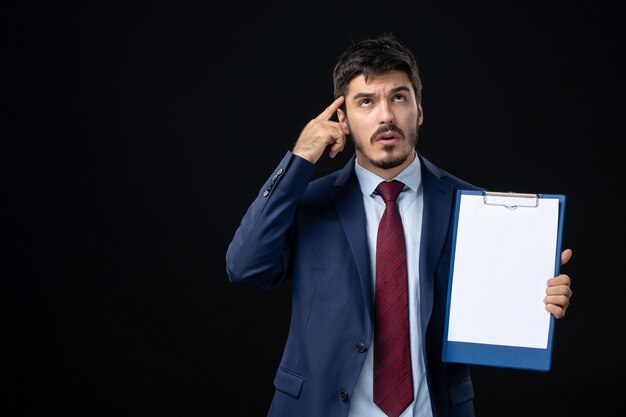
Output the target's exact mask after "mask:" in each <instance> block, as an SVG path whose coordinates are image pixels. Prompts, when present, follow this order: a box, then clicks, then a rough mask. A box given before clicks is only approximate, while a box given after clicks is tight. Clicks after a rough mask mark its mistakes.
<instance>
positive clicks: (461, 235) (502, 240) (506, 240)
mask: <svg viewBox="0 0 626 417" xmlns="http://www.w3.org/2000/svg"><path fill="white" fill-rule="evenodd" d="M565 200H566V198H565V195H561V194H521V193H512V192H505V193H503V192H489V191H474V190H458V191H457V198H456V205H455V213H454V229H453V241H452V256H451V262H450V275H449V286H448V295H447V305H446V316H445V318H446V320H445V328H444V337H443V350H442V360H443V361H444V362H457V363H466V364H474V365H485V366H495V367H505V368H518V369H527V370H537V371H549V370H550V366H551V362H552V347H553V345H552V340H553V335H554V320H555V318H554V316H552V314H550V313H548V312H547V311H546V310H545V308H544V306H545V305H544V303H543V297H544V296H545V288H546V281H547V280H548V279H549V278H551V277H554V276H556V275H558V274H559V270H560V265H561V243H562V235H563V218H564V214H565Z"/></svg>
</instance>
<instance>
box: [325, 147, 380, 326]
mask: <svg viewBox="0 0 626 417" xmlns="http://www.w3.org/2000/svg"><path fill="white" fill-rule="evenodd" d="M354 161H355V158H354V157H352V159H350V161H349V162H348V163H347V164H346V166H345V167H344V168H343V169H342V170H341V171H340V172H339V174H338V177H337V181H336V182H335V186H336V187H335V190H334V191H333V192H332V193H331V195H330V198H331V200H332V202H333V204H334V206H335V209H336V210H337V214H338V216H339V220H340V221H341V225H342V227H343V230H344V233H345V236H346V239H347V240H348V244H349V245H350V249H351V250H352V255H353V256H354V261H355V263H356V267H357V270H358V272H359V278H360V281H361V289H362V291H363V298H364V302H365V306H366V310H367V314H368V315H369V319H370V322H371V320H372V315H371V312H372V297H371V284H370V282H371V280H370V260H369V249H368V247H367V235H366V219H365V208H364V207H363V194H362V193H361V188H360V186H359V182H358V180H357V177H356V174H355V173H354Z"/></svg>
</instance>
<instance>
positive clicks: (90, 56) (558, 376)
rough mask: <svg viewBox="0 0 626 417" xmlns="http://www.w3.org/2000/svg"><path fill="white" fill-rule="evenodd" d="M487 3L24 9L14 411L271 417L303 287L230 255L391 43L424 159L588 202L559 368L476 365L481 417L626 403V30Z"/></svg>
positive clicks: (15, 161) (7, 139) (8, 22)
mask: <svg viewBox="0 0 626 417" xmlns="http://www.w3.org/2000/svg"><path fill="white" fill-rule="evenodd" d="M473 3H475V2H468V4H451V3H446V2H435V1H423V2H422V1H396V2H352V3H350V2H345V1H339V2H335V3H334V4H332V3H329V4H321V3H313V2H312V3H298V2H292V3H282V4H281V3H272V4H262V3H261V2H259V3H249V4H244V3H238V2H227V3H225V4H211V3H209V2H196V3H195V4H194V3H183V2H176V3H174V2H172V3H171V4H170V5H166V4H163V3H155V4H152V5H150V6H138V5H132V4H111V3H109V2H100V4H97V3H84V4H80V5H71V6H70V5H59V4H56V3H53V2H48V3H46V4H41V5H34V4H32V3H25V2H21V3H11V2H9V3H7V4H5V5H4V6H3V11H2V13H1V16H0V19H1V20H2V56H3V61H2V62H3V65H2V66H3V69H4V70H5V71H7V72H6V73H5V74H6V75H5V76H4V77H3V84H2V85H3V94H2V105H3V112H2V113H3V117H4V118H5V122H4V123H3V131H4V132H5V133H4V134H3V137H4V138H3V143H5V146H3V148H5V149H6V152H3V154H4V155H3V156H4V158H3V159H4V161H5V163H4V164H3V166H4V167H5V168H6V170H5V171H6V172H5V175H4V176H3V177H4V180H5V181H4V182H5V187H4V189H5V196H6V197H5V199H3V201H4V204H3V205H4V206H5V208H6V209H8V210H7V213H8V214H7V215H6V216H3V217H4V219H5V220H6V223H7V224H8V225H9V227H8V228H7V232H6V233H3V235H5V236H7V237H8V239H6V241H5V244H4V246H5V248H4V249H5V250H4V252H5V255H6V256H5V259H6V260H7V262H6V264H5V265H6V267H5V268H4V272H3V279H2V286H3V288H2V292H3V294H7V297H6V302H5V303H4V304H5V305H6V306H7V310H8V313H9V314H8V315H6V316H5V317H7V318H8V320H7V321H8V326H7V329H9V330H10V331H7V332H6V333H5V335H6V339H4V344H5V345H6V346H8V347H9V348H10V349H9V351H10V352H11V353H10V354H6V355H5V363H6V366H5V368H6V369H7V370H8V371H7V372H3V377H4V378H3V389H2V395H3V397H4V400H3V401H2V402H3V404H5V405H7V407H8V408H9V410H10V411H11V414H10V415H19V416H42V415H46V416H56V415H58V416H94V417H95V416H201V415H220V414H222V413H223V414H225V415H232V416H264V415H265V413H266V411H267V408H268V406H269V402H270V400H271V395H272V392H273V387H272V380H273V376H274V372H275V369H276V367H277V365H278V362H279V360H280V354H281V351H282V347H283V344H284V340H285V337H286V330H287V326H288V319H289V307H290V300H289V288H288V287H285V288H282V289H279V290H277V291H274V292H269V293H265V292H259V291H253V290H249V289H246V288H239V287H235V286H232V285H231V284H229V283H228V279H227V276H226V273H225V262H224V255H225V251H226V247H227V245H228V242H229V241H230V238H231V237H232V234H233V232H234V230H235V228H236V227H237V225H238V224H239V220H240V218H241V216H242V215H243V213H244V211H245V209H246V207H247V205H248V203H249V202H250V201H251V199H252V198H253V197H254V196H255V194H256V192H257V190H258V189H259V188H260V187H261V186H262V184H263V183H264V181H265V180H266V178H267V176H268V175H269V174H270V173H271V171H272V169H273V168H274V166H275V164H276V163H277V162H278V161H279V160H280V159H281V157H282V156H283V154H284V152H285V151H286V150H287V149H289V147H290V146H291V145H292V144H293V142H294V141H295V139H296V137H297V135H298V133H299V132H300V129H301V128H302V127H303V126H304V125H305V124H306V123H307V122H308V120H309V119H311V118H312V117H315V116H316V115H317V114H319V113H320V112H321V111H322V110H323V109H324V108H325V107H326V106H327V105H328V104H329V103H330V102H331V101H332V81H331V71H332V66H333V64H334V61H335V59H336V58H337V56H338V55H339V53H340V52H341V51H342V50H343V49H344V48H345V47H347V46H348V45H349V44H350V42H351V41H352V40H358V39H360V38H362V37H364V36H369V35H374V34H377V33H380V32H383V31H390V32H393V33H395V34H396V35H397V36H398V37H399V38H400V39H401V40H402V41H403V42H404V43H406V44H407V45H408V46H410V47H411V48H412V49H413V50H414V52H415V54H416V56H417V59H418V62H419V65H420V67H421V71H422V79H423V82H424V91H423V94H424V99H423V106H424V111H425V123H424V126H423V129H422V131H421V137H420V142H419V145H418V147H419V150H420V151H421V152H422V153H423V154H424V155H425V156H427V157H428V158H429V159H431V160H432V161H433V162H435V163H436V164H438V165H439V166H441V167H442V168H444V169H447V170H449V171H451V172H453V173H455V174H457V175H458V176H461V177H462V178H464V179H466V180H468V181H470V182H473V183H475V184H477V185H480V186H483V187H486V188H488V189H492V190H498V191H517V192H540V193H563V194H566V195H567V212H566V217H565V229H564V246H565V247H571V248H572V249H573V250H574V257H573V259H572V261H571V263H570V264H569V265H567V266H566V267H565V268H564V270H563V271H564V272H567V273H569V274H570V275H571V276H572V277H573V280H574V283H573V285H572V288H573V290H574V298H573V300H572V306H571V308H570V310H569V311H568V314H567V317H566V318H565V319H564V320H562V321H558V322H557V325H556V328H555V338H554V357H553V364H552V369H551V370H550V372H547V373H543V372H531V371H521V370H511V369H498V368H488V367H475V368H474V381H475V390H476V395H477V400H476V405H477V411H478V412H479V416H482V417H489V416H504V415H506V416H530V415H532V416H535V417H539V416H556V415H558V416H564V415H569V414H573V413H577V415H580V414H578V413H580V412H583V413H592V412H593V413H594V415H599V414H600V413H601V412H603V411H604V412H607V411H609V410H612V409H613V408H614V405H613V404H614V403H615V402H617V401H619V399H618V398H615V396H617V394H618V389H617V386H616V385H614V384H615V383H614V382H610V381H609V379H608V376H609V375H611V373H617V377H618V379H619V378H620V377H621V374H622V373H623V372H624V362H623V352H624V342H623V339H621V338H618V337H617V336H618V335H619V333H620V329H621V328H622V327H623V322H624V310H623V308H622V305H623V304H624V285H623V283H622V281H623V273H622V272H621V270H622V268H621V263H618V261H621V259H619V258H618V257H619V256H620V255H621V250H620V249H621V243H620V242H621V240H622V236H623V221H622V209H621V204H620V203H619V202H618V200H617V198H618V195H619V193H620V192H621V187H619V185H621V184H620V183H621V181H620V183H618V178H621V177H622V174H621V166H620V162H621V160H622V157H621V153H620V152H618V151H617V150H616V149H617V146H618V144H619V143H620V142H623V139H624V133H623V132H624V130H623V122H622V118H623V110H624V106H623V104H622V101H623V86H624V82H623V79H622V74H623V65H622V64H621V63H619V62H618V58H619V57H620V55H621V54H622V53H623V47H622V41H621V38H620V36H622V34H623V30H622V22H621V21H620V20H619V17H618V16H619V15H618V14H617V12H616V10H613V9H611V8H608V7H607V6H605V5H603V4H602V3H601V2H562V3H561V4H559V3H558V2H541V3H540V2H537V4H531V3H529V2H522V3H519V4H515V5H513V4H508V3H507V4H506V5H503V4H500V3H501V2H480V4H479V5H477V4H473ZM18 4H19V5H18ZM351 151H352V149H351V148H350V149H348V150H347V151H346V152H344V153H343V154H341V155H340V156H338V157H337V159H336V160H333V161H329V160H328V159H327V158H323V160H322V161H321V162H320V163H319V167H318V169H317V171H316V175H321V174H323V173H325V172H328V171H329V170H331V169H334V168H337V167H339V166H341V165H342V164H343V163H344V162H345V161H346V159H347V158H348V156H349V153H350V152H351ZM620 393H621V390H620ZM218 410H228V411H227V412H218ZM7 415H9V414H7Z"/></svg>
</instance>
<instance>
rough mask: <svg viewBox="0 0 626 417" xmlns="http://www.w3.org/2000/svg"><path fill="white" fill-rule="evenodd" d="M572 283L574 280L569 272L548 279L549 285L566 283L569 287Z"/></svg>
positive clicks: (554, 285)
mask: <svg viewBox="0 0 626 417" xmlns="http://www.w3.org/2000/svg"><path fill="white" fill-rule="evenodd" d="M571 284H572V280H571V279H570V277H569V275H567V274H561V275H557V276H556V277H554V278H550V279H549V280H548V287H556V286H557V285H566V286H568V287H569V286H570V285H571Z"/></svg>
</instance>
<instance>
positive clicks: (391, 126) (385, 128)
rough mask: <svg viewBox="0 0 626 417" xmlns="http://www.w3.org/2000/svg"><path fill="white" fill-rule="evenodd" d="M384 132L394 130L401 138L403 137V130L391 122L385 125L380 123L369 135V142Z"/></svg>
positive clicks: (374, 140)
mask: <svg viewBox="0 0 626 417" xmlns="http://www.w3.org/2000/svg"><path fill="white" fill-rule="evenodd" d="M386 132H396V133H398V134H399V135H400V136H401V137H402V138H404V131H403V130H402V129H400V128H399V127H398V126H396V125H395V124H393V123H389V124H386V125H381V126H380V127H379V128H378V129H376V132H374V134H373V135H372V136H371V138H370V142H372V143H374V142H376V138H377V137H378V136H379V135H381V134H383V133H386Z"/></svg>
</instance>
